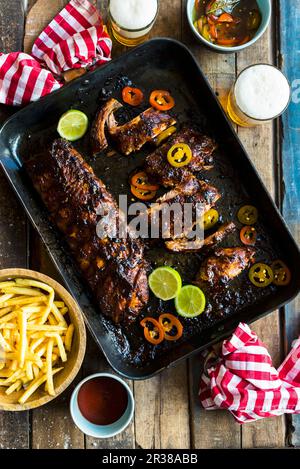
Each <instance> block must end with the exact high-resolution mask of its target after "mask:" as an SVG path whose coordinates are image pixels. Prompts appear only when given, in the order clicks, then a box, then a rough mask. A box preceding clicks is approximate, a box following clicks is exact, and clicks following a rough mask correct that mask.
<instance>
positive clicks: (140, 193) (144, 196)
mask: <svg viewBox="0 0 300 469" xmlns="http://www.w3.org/2000/svg"><path fill="white" fill-rule="evenodd" d="M130 190H131V193H132V194H133V195H134V196H135V197H136V198H137V199H140V200H151V199H153V198H154V197H155V196H156V191H149V190H146V189H143V190H141V189H138V188H137V187H135V186H133V185H131V187H130Z"/></svg>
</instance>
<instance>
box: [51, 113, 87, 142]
mask: <svg viewBox="0 0 300 469" xmlns="http://www.w3.org/2000/svg"><path fill="white" fill-rule="evenodd" d="M88 125H89V120H88V117H87V116H86V115H85V114H84V112H81V111H77V110H76V109H71V110H70V111H67V112H65V114H63V115H62V116H61V118H60V119H59V122H58V126H57V132H58V133H59V135H60V136H61V137H62V138H65V139H66V140H69V141H70V142H74V141H75V140H78V139H79V138H81V137H83V136H84V134H85V133H86V131H87V128H88Z"/></svg>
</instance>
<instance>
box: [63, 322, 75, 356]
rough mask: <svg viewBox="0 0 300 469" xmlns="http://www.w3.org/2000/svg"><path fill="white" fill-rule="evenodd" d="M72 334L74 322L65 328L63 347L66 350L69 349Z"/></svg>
mask: <svg viewBox="0 0 300 469" xmlns="http://www.w3.org/2000/svg"><path fill="white" fill-rule="evenodd" d="M73 334H74V324H70V325H69V327H68V329H67V332H66V337H65V348H66V350H67V352H70V351H71V348H72V339H73Z"/></svg>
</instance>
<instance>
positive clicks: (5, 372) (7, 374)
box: [0, 368, 13, 378]
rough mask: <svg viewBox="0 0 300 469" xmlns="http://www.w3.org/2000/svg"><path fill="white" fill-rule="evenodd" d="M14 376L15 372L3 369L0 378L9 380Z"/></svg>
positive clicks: (0, 371)
mask: <svg viewBox="0 0 300 469" xmlns="http://www.w3.org/2000/svg"><path fill="white" fill-rule="evenodd" d="M12 374H13V371H11V370H9V369H6V368H5V369H3V368H2V370H0V378H9V377H10V376H11V375H12Z"/></svg>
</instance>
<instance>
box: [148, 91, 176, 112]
mask: <svg viewBox="0 0 300 469" xmlns="http://www.w3.org/2000/svg"><path fill="white" fill-rule="evenodd" d="M149 102H150V104H151V106H152V107H154V108H155V109H158V110H159V111H169V110H170V109H172V108H173V107H174V106H175V101H174V98H173V97H172V96H171V94H170V93H169V92H168V91H164V90H154V91H152V93H151V95H150V99H149Z"/></svg>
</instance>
